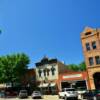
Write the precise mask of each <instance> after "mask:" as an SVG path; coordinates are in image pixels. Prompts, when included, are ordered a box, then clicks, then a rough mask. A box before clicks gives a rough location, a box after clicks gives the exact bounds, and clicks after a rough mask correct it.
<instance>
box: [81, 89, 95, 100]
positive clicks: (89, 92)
mask: <svg viewBox="0 0 100 100" xmlns="http://www.w3.org/2000/svg"><path fill="white" fill-rule="evenodd" d="M82 96H83V99H87V100H94V99H96V92H95V91H93V90H87V91H86V92H85V93H83V94H82Z"/></svg>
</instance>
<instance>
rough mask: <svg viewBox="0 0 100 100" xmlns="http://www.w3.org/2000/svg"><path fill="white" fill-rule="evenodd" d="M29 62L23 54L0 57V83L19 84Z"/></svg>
mask: <svg viewBox="0 0 100 100" xmlns="http://www.w3.org/2000/svg"><path fill="white" fill-rule="evenodd" d="M29 62H30V60H29V57H28V56H27V55H25V54H24V53H21V54H12V55H6V56H1V57H0V83H2V82H3V83H9V82H10V83H12V84H13V83H14V82H20V81H21V78H22V77H23V75H24V74H25V72H26V70H27V68H28V66H27V65H28V64H29Z"/></svg>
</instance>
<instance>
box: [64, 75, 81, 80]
mask: <svg viewBox="0 0 100 100" xmlns="http://www.w3.org/2000/svg"><path fill="white" fill-rule="evenodd" d="M77 77H82V74H74V75H66V76H63V79H66V78H77Z"/></svg>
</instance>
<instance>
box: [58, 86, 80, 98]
mask: <svg viewBox="0 0 100 100" xmlns="http://www.w3.org/2000/svg"><path fill="white" fill-rule="evenodd" d="M59 98H60V99H61V98H64V99H65V100H67V99H74V100H77V99H78V93H77V92H76V91H75V89H74V88H64V89H62V91H61V92H59Z"/></svg>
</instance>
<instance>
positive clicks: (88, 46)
mask: <svg viewBox="0 0 100 100" xmlns="http://www.w3.org/2000/svg"><path fill="white" fill-rule="evenodd" d="M86 50H87V51H89V50H90V44H89V43H86Z"/></svg>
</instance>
